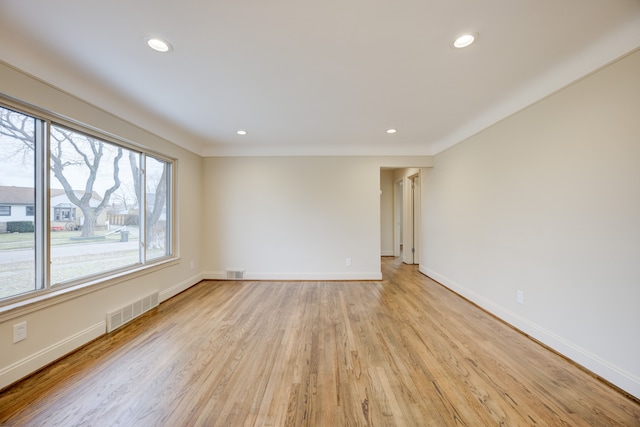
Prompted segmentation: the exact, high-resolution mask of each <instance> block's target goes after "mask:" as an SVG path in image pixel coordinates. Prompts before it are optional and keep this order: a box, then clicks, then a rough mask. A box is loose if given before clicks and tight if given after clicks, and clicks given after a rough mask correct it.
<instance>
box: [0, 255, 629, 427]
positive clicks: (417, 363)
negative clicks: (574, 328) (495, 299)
mask: <svg viewBox="0 0 640 427" xmlns="http://www.w3.org/2000/svg"><path fill="white" fill-rule="evenodd" d="M383 276H384V280H383V281H379V282H226V281H220V282H216V281H207V282H202V283H200V284H198V285H197V286H194V287H193V288H191V289H189V290H187V291H185V292H183V293H182V294H180V295H178V296H176V297H174V298H173V299H171V300H169V301H167V302H165V303H163V304H161V305H160V307H159V308H158V309H156V310H154V311H152V312H149V313H147V314H145V315H144V316H142V317H141V318H139V319H137V320H135V321H134V322H132V323H131V324H129V325H127V326H126V327H124V328H121V329H120V330H117V331H115V332H114V333H112V334H109V335H106V336H105V337H102V338H99V339H98V340H96V341H94V342H92V343H91V344H89V345H87V346H85V347H83V348H82V349H80V350H79V351H77V352H75V353H73V354H71V355H69V356H68V357H66V358H64V359H62V360H60V361H59V362H57V363H55V364H53V365H51V366H49V367H48V368H46V369H44V370H42V371H40V372H38V373H36V374H35V375H33V376H31V377H29V378H27V379H26V380H23V381H22V382H19V383H17V384H15V385H14V386H12V387H10V388H8V389H6V390H4V391H3V392H2V393H1V394H0V425H2V426H5V425H6V426H136V427H140V426H491V425H507V426H526V425H536V426H556V425H558V426H560V425H564V426H636V427H637V426H640V405H639V404H638V403H637V402H635V401H633V400H631V399H629V398H627V397H625V396H623V395H622V394H620V393H618V392H617V391H615V390H613V389H611V388H610V387H608V386H607V385H606V384H603V383H602V382H600V381H598V380H597V379H595V378H594V377H592V376H591V375H589V374H587V373H585V372H584V371H582V370H580V369H579V368H577V367H576V366H574V365H573V364H572V363H570V362H568V361H566V360H564V359H562V358H561V357H560V356H558V355H556V354H554V353H552V352H550V351H548V350H546V349H544V348H543V347H541V346H539V345H538V344H536V343H534V342H532V341H531V340H529V339H528V338H527V337H525V336H523V335H522V334H520V333H518V332H516V331H514V330H513V329H511V328H510V327H508V326H506V325H504V324H503V323H501V322H499V321H498V320H496V319H495V318H493V317H491V316H489V315H488V314H486V313H485V312H483V311H482V310H480V309H478V308H477V307H475V306H474V305H472V304H470V303H468V302H467V301H465V300H463V299H461V298H460V297H458V296H457V295H455V294H453V293H451V292H450V291H448V290H446V289H445V288H443V287H442V286H440V285H438V284H436V283H434V282H433V281H431V280H429V279H428V278H426V277H425V276H423V275H422V274H420V273H419V272H418V271H417V269H416V267H414V266H408V265H403V264H401V263H400V262H399V261H398V260H397V259H394V258H383Z"/></svg>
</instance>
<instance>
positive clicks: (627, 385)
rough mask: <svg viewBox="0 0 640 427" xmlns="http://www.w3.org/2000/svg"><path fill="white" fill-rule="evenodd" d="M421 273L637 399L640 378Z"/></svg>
mask: <svg viewBox="0 0 640 427" xmlns="http://www.w3.org/2000/svg"><path fill="white" fill-rule="evenodd" d="M419 270H420V272H421V273H423V274H425V275H427V276H429V277H431V278H432V279H434V280H436V281H437V282H439V283H441V284H443V285H444V286H446V287H447V288H449V289H451V290H452V291H454V292H455V293H457V294H459V295H461V296H463V297H464V298H466V299H468V300H469V301H472V302H473V303H475V304H477V305H478V306H480V307H482V308H483V309H485V310H487V311H488V312H490V313H491V314H493V315H495V316H497V317H499V318H500V319H502V320H504V321H505V322H507V323H508V324H510V325H512V326H513V327H515V328H517V329H518V330H520V331H522V332H524V333H525V334H527V335H529V336H531V337H533V338H535V339H536V340H538V341H540V342H541V343H543V344H544V345H546V346H549V347H550V348H552V349H553V350H555V351H557V352H558V353H560V354H562V355H564V356H566V357H567V358H569V359H571V360H572V361H574V362H576V363H577V364H579V365H581V366H583V367H584V368H586V369H588V370H589V371H591V372H593V373H594V374H596V375H598V376H600V377H602V378H604V379H605V380H606V381H609V382H610V383H611V384H613V385H615V386H616V387H619V388H620V389H622V390H624V391H626V392H627V393H629V394H631V395H632V396H635V397H637V398H640V378H638V377H636V376H634V375H632V374H631V373H629V372H626V371H625V370H623V369H620V368H619V367H617V366H614V365H612V364H611V363H609V362H607V361H606V360H603V359H601V358H600V357H598V356H596V355H595V354H592V353H590V352H589V351H587V350H585V349H584V348H581V347H579V346H577V345H575V344H574V343H572V342H571V341H568V340H566V339H564V338H562V337H561V336H558V335H556V334H554V333H553V332H551V331H549V330H547V329H545V328H542V327H540V326H539V325H537V324H535V323H533V322H531V321H529V320H527V319H525V318H524V317H522V316H519V315H518V314H516V313H513V312H512V311H510V310H507V309H505V308H504V307H502V306H500V305H498V304H495V303H494V302H493V301H491V300H489V299H487V298H484V297H482V296H480V295H478V294H476V293H475V292H473V291H471V290H469V289H468V288H466V287H464V286H462V285H461V284H459V283H456V282H455V281H453V280H451V279H449V278H447V277H445V276H443V275H441V274H438V273H437V272H435V271H433V270H430V269H428V268H425V267H423V266H422V265H421V266H420V267H419Z"/></svg>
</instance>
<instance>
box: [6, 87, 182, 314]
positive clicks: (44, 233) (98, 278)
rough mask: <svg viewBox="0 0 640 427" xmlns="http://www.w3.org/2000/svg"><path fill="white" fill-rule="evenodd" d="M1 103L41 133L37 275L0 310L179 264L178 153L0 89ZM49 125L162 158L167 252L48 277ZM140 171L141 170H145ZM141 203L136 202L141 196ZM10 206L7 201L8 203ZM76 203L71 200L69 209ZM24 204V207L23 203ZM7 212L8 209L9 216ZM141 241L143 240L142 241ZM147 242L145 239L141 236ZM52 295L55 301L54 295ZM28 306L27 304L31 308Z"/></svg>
mask: <svg viewBox="0 0 640 427" xmlns="http://www.w3.org/2000/svg"><path fill="white" fill-rule="evenodd" d="M0 107H3V108H7V109H10V110H14V111H16V112H18V113H21V114H25V115H28V116H30V117H32V118H34V119H35V122H36V129H35V134H36V136H35V138H36V139H38V138H40V139H41V141H40V143H39V144H36V147H35V152H34V159H35V161H34V166H35V170H36V174H35V175H36V176H35V180H34V187H35V193H36V194H35V204H34V205H30V206H33V208H34V209H33V211H34V216H33V217H34V226H35V236H34V239H35V240H36V245H35V246H36V247H35V248H34V251H35V263H36V274H35V276H36V278H35V282H36V283H35V286H34V290H33V291H28V292H25V293H22V294H18V295H13V296H8V297H5V298H2V299H0V315H2V313H4V312H6V311H7V310H14V309H16V308H24V307H29V306H31V305H34V304H35V305H36V306H38V308H39V307H40V306H48V305H49V304H55V303H57V300H58V299H59V298H63V297H64V298H65V299H66V298H68V297H70V296H69V295H71V294H73V295H74V296H73V297H75V295H76V294H78V293H81V294H84V293H88V292H93V291H95V290H98V289H103V288H105V287H109V286H113V285H115V284H118V283H122V282H124V281H127V280H130V279H133V278H135V277H138V276H139V275H141V274H147V273H149V272H151V271H155V270H157V269H159V268H164V267H166V266H167V265H173V264H177V263H178V261H179V254H178V245H177V235H178V229H177V228H178V224H177V223H178V222H177V215H176V204H175V202H176V200H177V196H176V194H175V192H176V182H177V178H176V175H177V171H178V160H177V159H176V158H172V157H169V156H167V155H165V154H162V153H159V152H157V151H154V150H151V149H149V148H147V147H145V146H144V145H142V144H139V143H135V142H133V141H130V140H127V139H125V138H123V137H120V136H117V135H115V134H113V133H110V132H106V131H103V130H101V129H98V128H95V127H92V126H89V125H86V124H83V123H81V122H78V121H75V120H72V119H70V118H67V117H63V116H61V115H58V114H56V113H54V112H50V111H46V110H43V109H40V108H38V107H35V106H33V105H28V104H25V103H23V102H21V101H19V100H15V99H13V98H9V97H7V96H6V95H4V94H3V93H0ZM52 125H55V126H62V127H65V128H67V129H69V130H71V131H74V132H79V133H82V134H85V135H88V136H90V137H94V138H97V139H100V140H102V141H104V142H106V143H109V144H113V145H115V146H118V147H122V148H123V149H126V150H130V151H133V152H135V153H137V154H138V155H139V156H140V158H146V156H151V157H153V158H156V159H158V160H160V161H162V162H165V163H166V165H167V167H168V180H167V192H168V198H167V202H166V210H167V227H170V229H169V230H168V232H167V233H166V244H167V246H168V248H169V249H168V250H167V253H166V254H165V255H164V256H162V257H158V258H153V259H151V260H148V259H147V258H146V254H143V258H142V260H141V261H142V262H141V263H138V264H134V265H131V266H126V267H123V268H115V269H111V270H108V271H105V272H101V273H96V274H92V275H89V276H85V277H81V278H78V279H75V280H69V281H67V282H63V283H56V284H54V283H51V280H50V267H49V266H50V233H49V230H50V224H51V222H52V221H55V219H54V217H53V213H52V208H53V207H52V206H50V198H49V185H50V182H49V181H50V176H49V175H50V165H49V160H50V154H49V149H50V148H49V146H50V127H51V126H52ZM143 175H144V173H143ZM142 183H143V186H146V177H144V178H143V180H142ZM139 203H140V202H139ZM7 206H8V207H9V209H11V205H8V204H7ZM74 208H75V209H77V207H76V206H73V207H72V209H74ZM25 209H26V208H25ZM144 209H145V210H144V211H142V213H141V217H142V216H144V215H145V214H146V206H145V208H144ZM10 215H11V214H9V215H7V216H10ZM141 243H142V242H141ZM144 246H146V242H144ZM141 250H142V251H146V248H142V249H141ZM54 300H55V301H54ZM29 311H30V310H29Z"/></svg>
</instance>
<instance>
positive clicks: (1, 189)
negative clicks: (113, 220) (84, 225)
mask: <svg viewBox="0 0 640 427" xmlns="http://www.w3.org/2000/svg"><path fill="white" fill-rule="evenodd" d="M74 193H76V195H81V194H82V193H83V191H81V190H74ZM63 194H65V191H64V190H63V189H60V188H52V189H50V190H49V196H50V197H56V196H61V195H63ZM91 198H92V199H94V200H97V201H101V200H102V196H100V194H98V193H97V192H95V191H94V192H93V193H92V194H91ZM34 200H35V193H34V189H33V188H31V187H13V186H12V187H8V186H0V203H5V204H12V205H32V204H34Z"/></svg>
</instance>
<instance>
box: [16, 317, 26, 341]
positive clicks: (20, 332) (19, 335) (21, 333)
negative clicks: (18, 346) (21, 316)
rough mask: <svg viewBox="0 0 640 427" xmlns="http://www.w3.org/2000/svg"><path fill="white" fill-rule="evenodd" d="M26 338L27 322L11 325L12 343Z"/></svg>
mask: <svg viewBox="0 0 640 427" xmlns="http://www.w3.org/2000/svg"><path fill="white" fill-rule="evenodd" d="M26 339H27V322H26V321H24V322H20V323H16V324H15V325H13V343H14V344H15V343H17V342H20V341H22V340H26Z"/></svg>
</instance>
